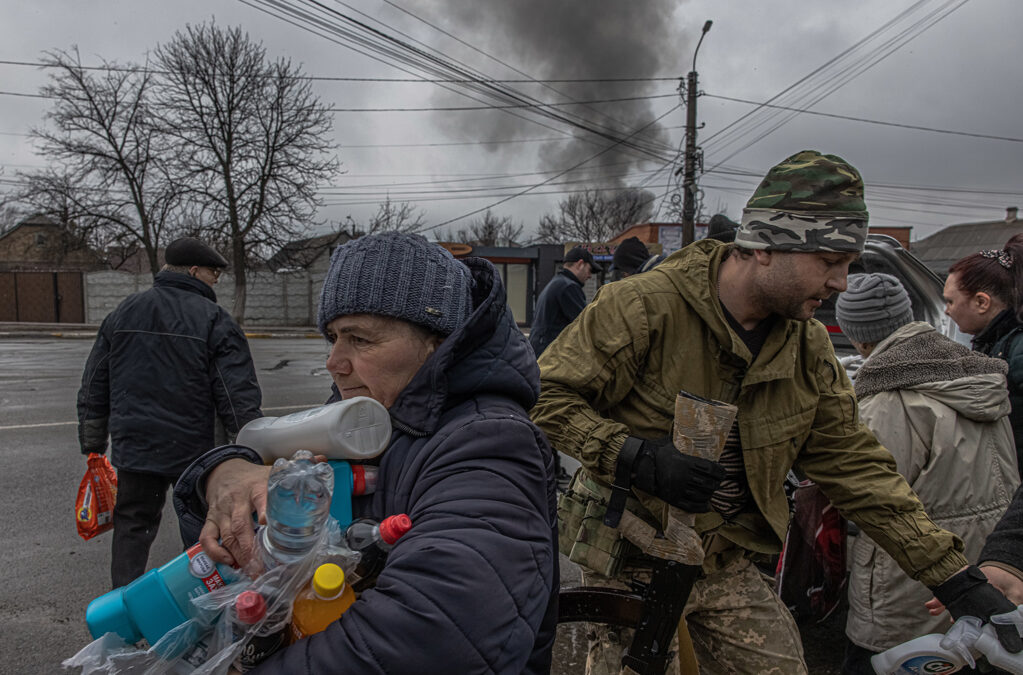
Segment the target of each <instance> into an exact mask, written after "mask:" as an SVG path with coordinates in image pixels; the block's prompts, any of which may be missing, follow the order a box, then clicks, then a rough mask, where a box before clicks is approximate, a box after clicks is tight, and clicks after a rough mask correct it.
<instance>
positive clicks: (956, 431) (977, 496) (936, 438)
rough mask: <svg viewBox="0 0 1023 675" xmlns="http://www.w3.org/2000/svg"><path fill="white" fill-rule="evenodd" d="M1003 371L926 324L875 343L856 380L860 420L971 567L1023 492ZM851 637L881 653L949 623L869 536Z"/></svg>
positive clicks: (854, 589) (853, 575) (862, 544)
mask: <svg viewBox="0 0 1023 675" xmlns="http://www.w3.org/2000/svg"><path fill="white" fill-rule="evenodd" d="M1005 370H1006V367H1005V363H1004V362H1002V361H1000V360H999V359H994V358H990V357H986V356H983V355H981V354H977V353H976V352H971V351H970V350H969V349H967V348H966V347H963V346H962V345H959V344H956V343H955V342H952V341H951V340H949V339H947V338H945V337H944V336H942V335H939V334H938V333H937V332H936V331H935V330H934V329H933V328H932V327H931V326H930V325H928V324H926V323H923V322H915V323H910V324H907V325H905V326H903V327H901V328H899V329H898V330H897V331H895V332H894V333H892V334H891V335H890V336H888V337H887V338H886V339H885V340H884V341H882V342H881V343H879V344H878V345H877V347H876V348H875V349H874V352H873V353H872V354H871V355H870V357H869V358H868V359H867V360H866V361H865V362H864V363H863V366H862V367H861V368H860V370H859V371H858V372H857V373H856V393H857V397H858V398H859V405H860V418H861V419H862V420H863V422H864V423H866V425H867V427H868V428H870V430H871V431H873V432H874V434H875V435H876V436H877V439H878V440H879V441H880V442H881V443H882V444H883V445H884V446H885V447H886V448H888V449H889V450H890V451H891V453H892V455H893V456H894V457H895V460H896V462H897V464H898V467H899V472H900V473H902V475H904V476H905V477H906V480H907V481H908V482H909V484H910V486H911V487H912V488H913V490H915V491H916V493H917V495H918V496H919V497H920V501H922V502H923V504H924V508H925V509H926V510H927V513H928V515H930V517H931V519H932V520H933V521H934V522H935V523H936V524H937V525H938V526H940V527H943V528H945V529H947V530H949V531H951V532H955V533H956V534H958V535H959V536H960V537H961V538H962V539H963V542H964V543H965V545H966V551H965V553H966V557H967V558H969V559H970V560H971V561H975V560H976V559H977V556H978V555H979V554H980V549H981V548H982V547H983V545H984V539H985V538H986V537H987V535H988V534H989V533H990V532H991V530H992V529H993V528H994V526H995V523H997V522H998V519H999V518H1000V517H1001V515H1002V513H1003V512H1004V511H1005V508H1006V507H1007V506H1008V504H1009V501H1010V500H1011V499H1012V494H1013V492H1014V491H1015V489H1016V486H1017V485H1018V483H1019V478H1018V476H1019V473H1018V471H1017V469H1016V450H1015V444H1014V443H1013V437H1012V429H1011V427H1010V425H1009V418H1008V416H1007V415H1008V413H1009V399H1008V392H1007V390H1006V386H1005V375H1004V373H1005ZM850 568H851V569H850V582H849V616H848V621H847V623H846V634H847V635H848V636H849V639H850V640H852V641H853V642H855V643H856V644H858V645H860V646H862V647H866V648H868V649H871V650H874V651H883V650H885V649H888V648H889V647H893V646H895V645H897V644H899V643H901V642H905V641H906V640H909V639H911V638H914V637H918V636H920V635H925V634H927V633H936V632H944V630H945V629H947V628H948V625H949V618H948V614H947V613H946V614H944V615H943V616H940V617H932V616H930V615H929V614H928V613H927V610H926V609H925V608H924V603H925V602H926V601H927V600H929V599H930V597H931V593H930V592H929V591H928V590H927V589H926V588H924V587H923V586H921V585H920V584H918V583H915V582H914V581H912V580H911V579H910V578H909V577H907V576H906V574H905V573H904V572H903V571H902V570H901V569H899V566H898V565H897V564H896V563H895V561H894V560H893V559H892V557H891V556H889V555H888V554H887V553H885V552H884V551H883V550H881V549H880V548H878V546H877V545H876V544H875V543H874V542H873V540H871V539H870V537H868V536H867V535H866V534H860V535H858V536H857V537H856V540H855V543H854V544H853V547H852V552H851V565H850Z"/></svg>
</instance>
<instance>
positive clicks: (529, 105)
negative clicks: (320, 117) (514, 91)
mask: <svg viewBox="0 0 1023 675" xmlns="http://www.w3.org/2000/svg"><path fill="white" fill-rule="evenodd" d="M675 96H676V95H675V94H655V95H652V96H628V97H623V98H604V99H598V100H593V101H561V102H544V101H541V102H539V103H514V104H508V105H483V106H454V107H427V108H328V110H329V111H330V112H465V111H473V110H511V109H515V108H526V109H528V108H554V107H561V106H568V105H590V104H592V103H620V102H623V101H649V100H653V99H658V98H675Z"/></svg>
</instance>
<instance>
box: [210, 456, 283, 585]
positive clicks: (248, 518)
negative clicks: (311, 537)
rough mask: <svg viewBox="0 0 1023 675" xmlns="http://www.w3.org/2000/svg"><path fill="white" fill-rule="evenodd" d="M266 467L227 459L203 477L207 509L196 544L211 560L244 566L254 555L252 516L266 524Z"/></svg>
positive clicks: (268, 474) (267, 473)
mask: <svg viewBox="0 0 1023 675" xmlns="http://www.w3.org/2000/svg"><path fill="white" fill-rule="evenodd" d="M270 468H271V467H269V466H260V465H258V464H252V463H251V462H247V461H245V460H244V459H229V460H227V461H226V462H224V463H222V464H220V465H219V466H218V467H216V468H215V469H213V471H211V472H210V474H209V476H207V478H206V502H207V503H208V504H209V510H208V511H207V513H206V523H205V524H204V525H203V527H202V532H201V533H200V534H199V543H200V544H202V548H203V550H204V551H205V552H206V554H207V555H209V556H210V558H212V559H213V560H215V561H216V562H219V563H224V564H227V565H232V566H234V567H244V566H245V565H247V564H248V563H249V562H250V561H251V560H252V558H253V554H254V552H255V543H256V539H255V536H254V535H255V531H254V529H253V527H252V514H253V513H256V515H257V517H258V519H259V522H260V523H265V522H266V483H267V479H268V478H269V476H270Z"/></svg>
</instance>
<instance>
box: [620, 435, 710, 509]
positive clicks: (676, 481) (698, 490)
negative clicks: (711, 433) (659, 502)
mask: <svg viewBox="0 0 1023 675" xmlns="http://www.w3.org/2000/svg"><path fill="white" fill-rule="evenodd" d="M632 466H633V471H632V484H633V485H634V486H636V487H637V488H639V489H640V490H642V491H643V492H649V493H650V494H652V495H655V496H657V497H660V498H661V499H663V500H664V501H666V502H668V503H669V504H671V505H672V506H677V507H678V508H680V509H682V510H683V511H687V512H689V513H705V512H707V511H710V496H711V495H712V494H714V491H715V490H717V489H718V486H719V485H720V484H721V480H722V479H723V478H724V477H725V470H724V467H722V466H721V465H720V464H718V463H717V462H712V461H710V460H709V459H703V458H701V457H691V456H689V455H683V454H682V453H681V452H679V451H678V450H676V449H675V446H674V445H672V443H671V439H670V438H663V439H661V440H658V441H643V444H642V446H640V449H639V453H638V455H637V456H636V462H635V464H633V465H632Z"/></svg>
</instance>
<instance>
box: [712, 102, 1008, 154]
mask: <svg viewBox="0 0 1023 675" xmlns="http://www.w3.org/2000/svg"><path fill="white" fill-rule="evenodd" d="M703 96H706V97H707V98H716V99H720V100H722V101H732V102H734V103H747V104H749V105H755V106H759V107H763V108H775V109H777V110H790V111H792V112H797V113H803V114H805V115H816V116H818V117H829V118H831V119H838V120H849V121H850V122H863V123H865V124H877V125H880V126H885V127H898V128H900V129H914V130H916V131H931V132H934V133H937V134H950V135H953V136H969V137H971V138H988V139H991V140H995V141H1011V142H1013V143H1023V138H1014V137H1012V136H995V135H992V134H979V133H974V132H970V131H954V130H952V129H937V128H935V127H923V126H918V125H916V124H903V123H901V122H883V121H881V120H872V119H867V118H865V117H855V116H852V115H839V114H836V113H826V112H819V111H816V110H808V109H806V108H792V107H789V106H784V105H775V104H772V103H767V102H764V101H750V100H749V99H744V98H734V97H732V96H719V95H715V94H706V93H705V94H703Z"/></svg>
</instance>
